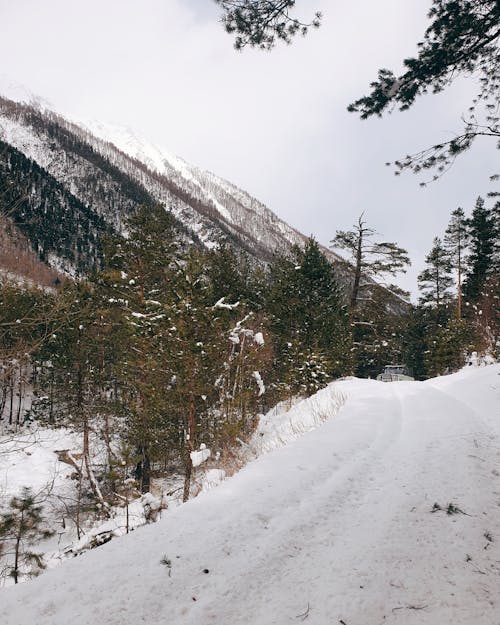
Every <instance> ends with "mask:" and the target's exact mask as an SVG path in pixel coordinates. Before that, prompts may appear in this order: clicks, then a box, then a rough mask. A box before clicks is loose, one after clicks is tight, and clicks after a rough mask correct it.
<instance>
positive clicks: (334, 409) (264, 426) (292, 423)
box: [250, 382, 345, 456]
mask: <svg viewBox="0 0 500 625" xmlns="http://www.w3.org/2000/svg"><path fill="white" fill-rule="evenodd" d="M295 402H296V403H295V404H293V401H292V403H290V402H280V403H279V404H278V405H277V406H275V407H274V408H272V409H271V410H270V411H269V412H268V413H267V414H265V415H264V416H262V417H261V419H260V421H259V425H258V426H257V429H256V431H255V433H254V435H253V437H252V439H251V441H250V449H251V451H252V453H253V454H254V455H255V456H260V455H261V454H263V453H266V452H268V451H271V450H272V449H276V448H277V447H283V446H284V445H287V444H288V443H290V442H292V441H294V440H296V439H297V438H299V437H300V436H302V435H303V434H305V433H306V432H309V431H310V430H313V429H315V428H317V427H318V426H320V425H321V424H322V423H324V422H325V421H326V420H327V419H330V418H331V417H333V416H335V415H336V414H337V413H338V411H339V410H340V408H341V407H342V406H343V405H344V402H345V395H344V393H342V392H341V391H340V390H339V388H338V383H336V382H332V383H331V384H329V385H328V386H327V387H326V388H324V389H322V390H321V391H319V392H318V393H316V394H315V395H313V396H312V397H308V398H307V399H302V400H295Z"/></svg>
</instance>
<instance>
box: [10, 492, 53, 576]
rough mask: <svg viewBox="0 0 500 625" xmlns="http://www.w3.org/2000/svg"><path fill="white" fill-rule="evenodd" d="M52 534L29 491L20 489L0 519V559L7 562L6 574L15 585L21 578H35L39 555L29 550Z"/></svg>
mask: <svg viewBox="0 0 500 625" xmlns="http://www.w3.org/2000/svg"><path fill="white" fill-rule="evenodd" d="M53 534H54V532H53V531H52V530H50V529H49V528H48V527H47V526H46V523H45V519H44V517H43V511H42V506H41V505H40V503H38V502H37V501H36V498H35V496H34V495H33V493H32V491H31V489H30V488H26V487H25V488H23V490H22V493H21V495H19V496H16V497H13V498H12V499H11V500H10V502H9V508H8V510H6V511H5V512H4V513H2V514H1V515H0V539H1V547H2V550H1V551H0V557H2V558H9V559H10V560H11V562H10V564H8V565H7V572H8V574H9V575H10V576H11V577H12V578H13V579H14V583H15V584H17V583H18V581H19V577H20V576H21V575H23V574H26V575H29V576H33V575H38V573H39V572H40V571H41V570H42V569H44V568H45V564H44V562H43V555H42V554H41V553H38V552H36V551H33V550H32V547H33V545H35V544H36V543H37V542H39V541H40V540H43V539H45V538H49V537H50V536H52V535H53Z"/></svg>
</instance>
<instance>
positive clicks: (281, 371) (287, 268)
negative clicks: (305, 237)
mask: <svg viewBox="0 0 500 625" xmlns="http://www.w3.org/2000/svg"><path fill="white" fill-rule="evenodd" d="M265 310H266V313H267V315H268V316H269V328H270V330H271V333H272V335H273V337H274V342H275V349H276V354H275V361H276V368H275V371H276V376H277V379H278V381H282V382H284V383H285V384H286V385H288V386H289V388H290V389H292V390H295V391H297V390H301V391H306V392H312V390H313V389H317V388H319V387H320V386H322V385H323V384H324V381H325V380H327V379H331V378H333V377H337V376H339V375H342V374H343V373H344V372H345V371H346V369H347V367H348V362H349V358H350V353H349V347H350V345H349V337H348V335H349V333H348V313H347V307H346V306H345V304H344V297H343V294H342V293H341V291H340V288H339V286H338V284H337V282H336V279H335V275H334V270H333V267H332V265H331V264H330V263H329V262H328V260H327V259H326V257H325V256H324V254H323V253H322V252H321V250H320V249H319V247H318V245H317V243H316V242H315V241H313V240H312V239H311V240H309V241H308V243H307V244H306V246H305V248H304V249H303V250H302V249H299V248H297V247H296V248H294V249H293V250H292V254H291V256H290V257H280V256H277V257H276V258H275V260H274V262H273V263H272V264H271V267H270V272H269V287H268V292H267V296H266V303H265ZM318 367H319V368H318ZM302 371H309V374H308V376H306V377H308V378H309V379H310V378H311V377H312V378H313V379H317V380H318V382H317V383H314V384H312V385H311V383H310V381H307V380H306V378H305V377H304V376H303V374H302V373H301V372H302ZM312 372H314V373H315V375H312ZM320 380H321V381H320Z"/></svg>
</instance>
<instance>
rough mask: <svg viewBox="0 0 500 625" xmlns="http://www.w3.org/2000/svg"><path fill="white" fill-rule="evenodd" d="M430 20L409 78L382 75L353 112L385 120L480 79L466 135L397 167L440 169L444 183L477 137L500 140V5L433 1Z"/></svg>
mask: <svg viewBox="0 0 500 625" xmlns="http://www.w3.org/2000/svg"><path fill="white" fill-rule="evenodd" d="M428 16H429V18H430V20H431V23H430V25H429V27H428V28H427V30H426V31H425V33H424V37H423V41H421V42H419V44H418V54H417V55H416V57H414V58H408V59H405V60H404V62H403V63H404V71H403V73H402V74H401V75H399V76H395V75H394V73H393V72H391V71H390V70H388V69H380V70H379V75H378V79H377V80H376V81H373V82H372V83H371V84H370V88H371V92H370V93H369V95H367V96H364V97H362V98H360V99H358V100H356V101H355V102H354V103H352V104H351V105H350V106H349V107H348V110H349V111H351V112H357V113H359V115H360V116H361V118H362V119H366V118H368V117H370V116H372V115H377V116H381V115H383V114H384V113H386V112H390V111H391V110H392V109H393V108H394V107H399V109H400V110H402V111H404V110H407V109H409V108H410V107H411V106H413V104H414V102H415V100H416V99H417V98H418V97H419V96H420V95H422V94H425V93H430V92H432V93H436V92H439V91H442V90H443V89H445V88H446V87H447V86H448V85H450V84H451V83H453V82H454V81H455V80H456V78H457V77H459V76H461V75H466V76H467V75H476V74H479V76H480V80H479V84H480V92H479V94H478V96H477V97H476V98H475V99H474V100H473V103H472V106H471V107H470V108H469V117H468V118H466V119H465V127H464V129H463V132H462V133H460V134H459V135H458V136H455V137H453V138H452V139H450V140H449V141H445V142H440V143H437V144H435V145H433V146H431V147H430V148H428V149H426V150H422V151H421V152H419V153H418V154H415V155H413V156H407V157H406V158H405V159H403V160H402V161H401V162H396V166H397V167H398V168H400V169H404V168H410V169H412V170H413V171H414V172H420V171H422V170H427V169H429V168H432V167H436V168H437V174H436V176H435V177H438V176H439V175H441V173H442V172H443V171H445V170H446V169H448V167H449V166H450V165H451V164H452V163H453V161H454V160H455V158H456V157H457V155H458V154H460V153H461V152H463V151H465V150H467V149H468V148H469V147H470V146H471V144H472V142H473V141H474V139H475V138H476V137H479V136H481V137H492V138H493V139H496V140H498V138H499V137H500V126H499V118H498V114H497V113H498V104H499V97H500V96H499V86H500V68H499V63H500V61H499V55H498V40H499V37H500V3H499V2H498V0H433V2H432V6H431V9H430V11H429V14H428ZM482 103H484V104H485V107H484V120H483V121H482V123H480V122H479V121H478V118H477V113H478V111H477V110H476V109H477V105H478V104H482Z"/></svg>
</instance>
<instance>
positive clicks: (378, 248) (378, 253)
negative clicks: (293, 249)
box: [332, 214, 410, 311]
mask: <svg viewBox="0 0 500 625" xmlns="http://www.w3.org/2000/svg"><path fill="white" fill-rule="evenodd" d="M375 235H376V232H375V230H373V229H372V228H369V227H368V226H367V225H366V222H365V221H364V220H363V214H361V215H360V217H359V219H358V223H357V224H355V225H354V226H353V230H348V231H343V230H337V233H336V234H335V238H334V239H333V241H332V247H337V248H340V249H343V250H346V251H347V252H348V253H349V255H350V260H351V262H352V264H353V266H354V278H353V283H352V290H351V296H350V308H351V311H354V310H355V309H356V308H357V307H358V303H359V299H360V294H361V292H362V290H363V289H367V288H368V289H369V288H370V285H371V281H372V280H373V279H377V280H380V279H381V278H383V277H384V276H387V275H391V276H393V275H395V274H397V273H399V272H401V271H402V272H405V271H406V267H407V265H409V264H410V259H409V257H408V252H407V251H406V250H404V249H403V248H402V247H399V246H398V245H396V244H395V243H389V242H387V241H382V242H380V241H373V237H374V236H375Z"/></svg>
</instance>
